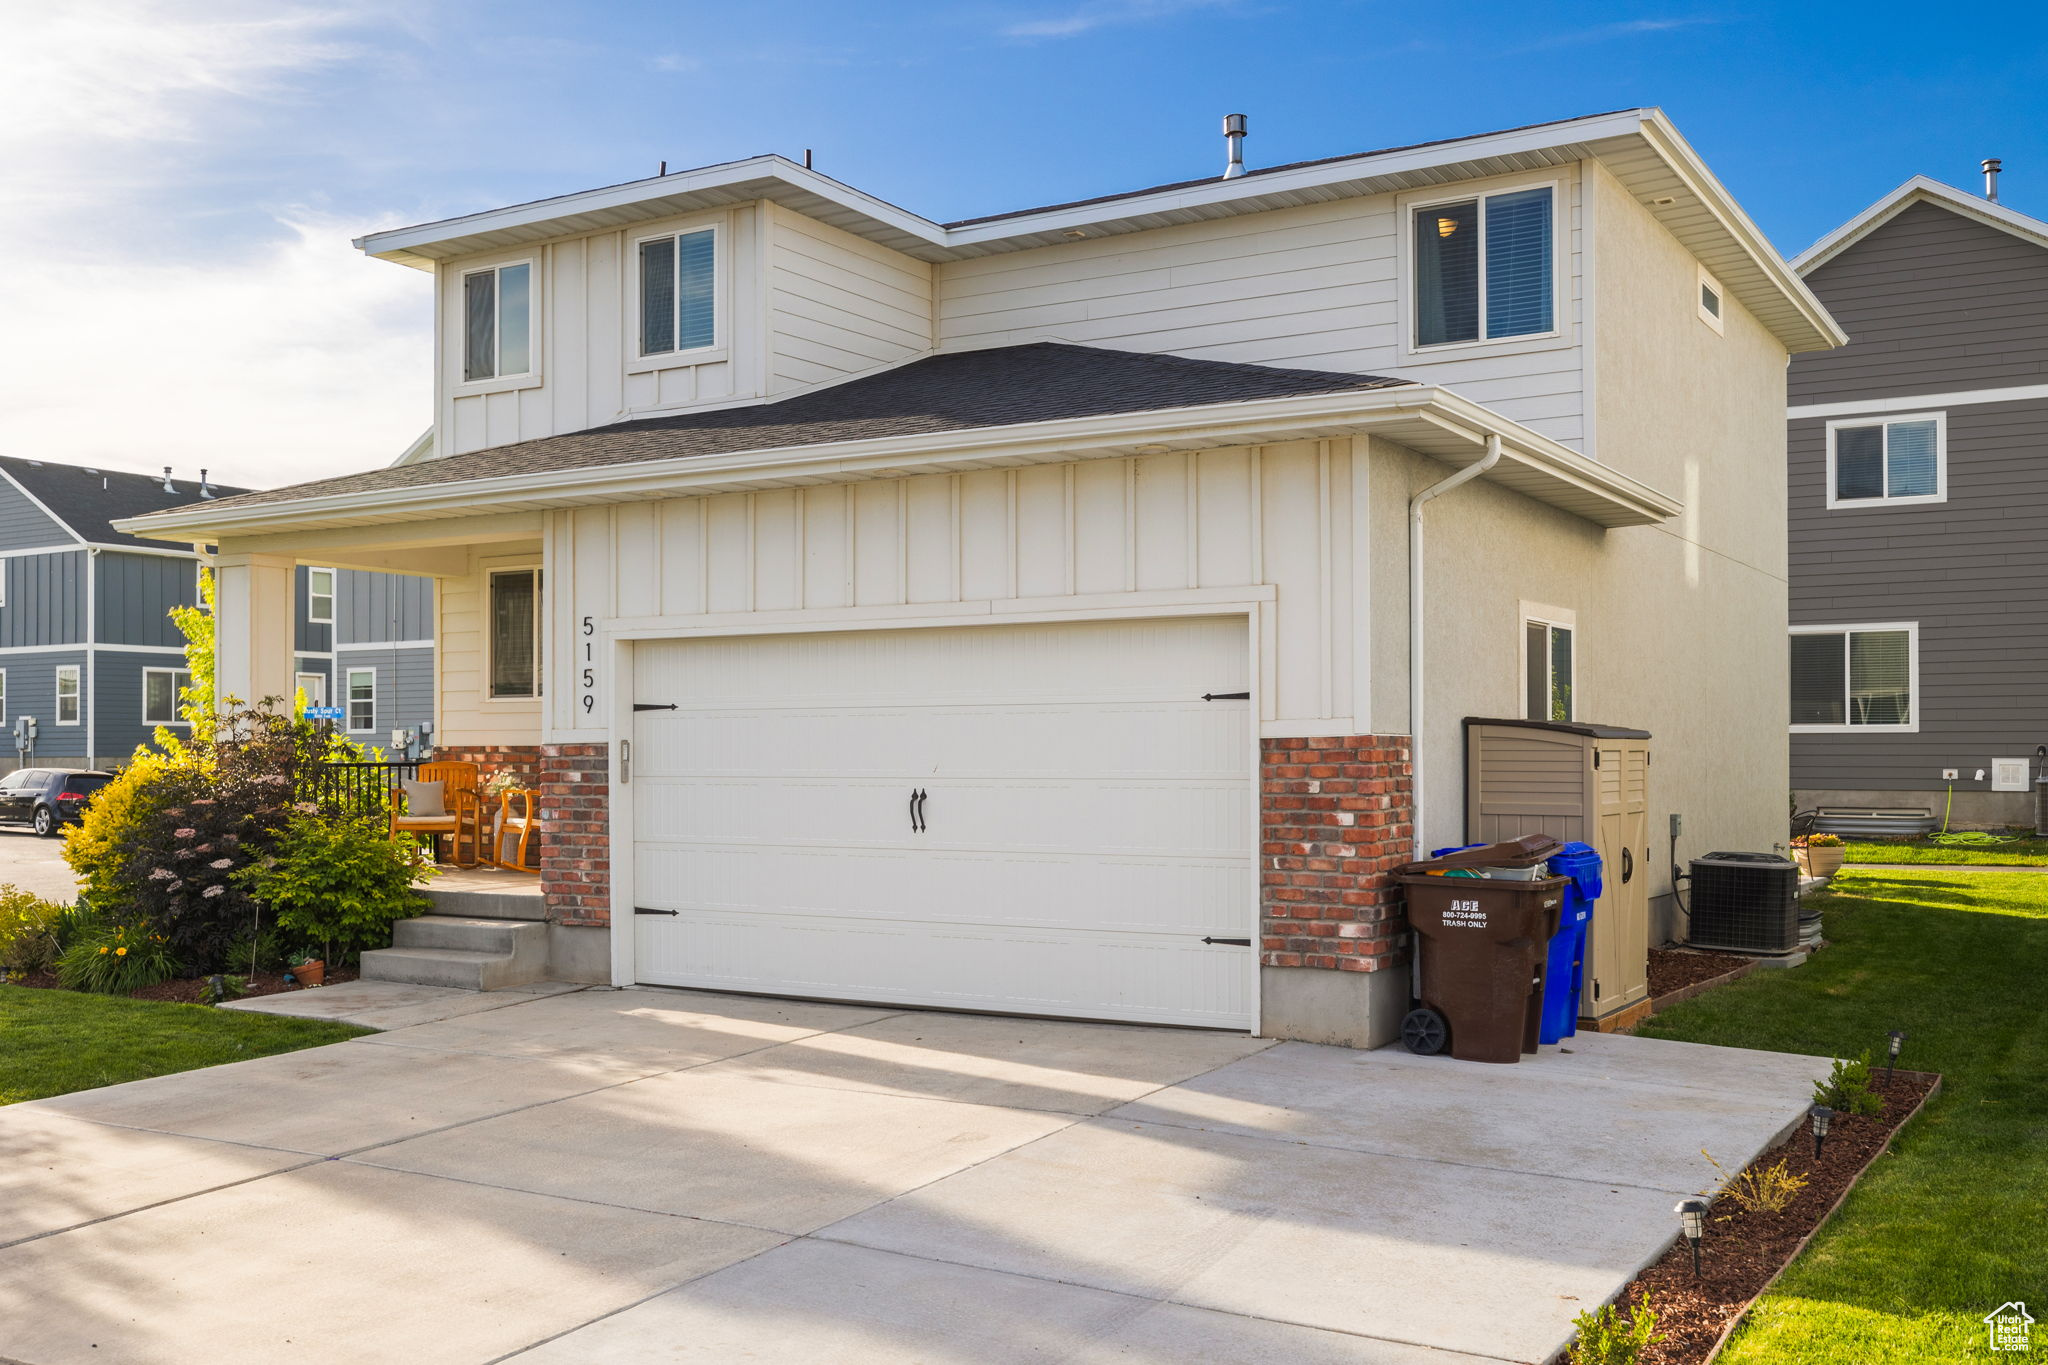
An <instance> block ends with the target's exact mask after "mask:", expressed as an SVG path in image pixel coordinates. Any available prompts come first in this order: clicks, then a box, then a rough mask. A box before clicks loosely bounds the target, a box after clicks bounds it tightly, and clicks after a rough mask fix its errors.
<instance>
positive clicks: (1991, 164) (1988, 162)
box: [1983, 156, 1999, 204]
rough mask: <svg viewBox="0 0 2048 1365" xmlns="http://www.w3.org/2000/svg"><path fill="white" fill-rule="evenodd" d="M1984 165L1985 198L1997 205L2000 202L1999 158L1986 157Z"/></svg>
mask: <svg viewBox="0 0 2048 1365" xmlns="http://www.w3.org/2000/svg"><path fill="white" fill-rule="evenodd" d="M1983 165H1984V197H1985V198H1986V199H1989V200H1990V201H1991V202H1992V203H1994V204H1995V203H1997V202H1998V168H1999V160H1998V158H1997V157H1995V156H1987V157H1985V158H1984V162H1983Z"/></svg>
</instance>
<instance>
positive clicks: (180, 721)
mask: <svg viewBox="0 0 2048 1365" xmlns="http://www.w3.org/2000/svg"><path fill="white" fill-rule="evenodd" d="M152 673H168V674H170V675H171V677H172V678H173V679H175V678H176V677H177V675H178V674H180V673H183V674H185V675H186V682H187V685H188V686H189V685H190V681H191V673H192V670H190V669H188V668H145V669H143V670H142V723H143V724H144V725H185V726H189V725H191V724H192V722H191V721H189V720H187V719H185V718H184V717H183V716H181V715H179V714H178V703H179V702H180V701H182V700H184V699H183V698H182V697H180V696H179V695H178V694H179V692H180V691H181V689H180V688H179V687H178V685H177V683H176V682H175V681H173V682H172V684H171V719H169V720H151V719H150V718H149V675H150V674H152Z"/></svg>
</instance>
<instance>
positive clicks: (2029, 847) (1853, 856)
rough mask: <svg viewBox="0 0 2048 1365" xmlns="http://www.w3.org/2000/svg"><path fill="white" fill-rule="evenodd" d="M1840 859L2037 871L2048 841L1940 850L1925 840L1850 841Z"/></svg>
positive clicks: (2043, 861)
mask: <svg viewBox="0 0 2048 1365" xmlns="http://www.w3.org/2000/svg"><path fill="white" fill-rule="evenodd" d="M1842 858H1843V861H1844V862H1849V863H1955V864H1963V863H1976V864H1983V863H1991V864H2004V865H2005V866H2007V867H2040V866H2042V865H2044V864H2048V839H2033V838H2027V839H2015V840H2013V841H2012V842H2011V843H2005V844H1978V845H1964V846H1962V847H1960V848H1957V847H1943V846H1942V845H1940V844H1936V843H1931V842H1929V841H1928V840H1926V839H1915V840H1913V841H1912V842H1911V843H1900V844H1893V843H1871V842H1867V841H1864V840H1851V841H1849V842H1847V843H1845V844H1844V845H1843V846H1842Z"/></svg>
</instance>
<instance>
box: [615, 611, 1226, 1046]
mask: <svg viewBox="0 0 2048 1365" xmlns="http://www.w3.org/2000/svg"><path fill="white" fill-rule="evenodd" d="M634 653H635V668H634V687H635V692H634V695H635V699H636V701H637V702H638V703H640V704H642V705H649V704H652V705H665V704H667V703H670V702H673V703H675V704H676V707H677V709H676V710H675V711H673V712H671V711H666V710H643V711H639V712H637V713H636V714H635V717H634V727H633V751H632V779H631V780H632V798H633V825H634V837H635V845H634V862H633V872H634V901H635V904H636V906H637V908H638V909H639V911H640V912H641V913H637V914H636V915H635V916H634V921H633V922H634V926H635V929H636V933H637V940H636V944H635V950H636V954H637V959H636V960H637V963H638V979H639V980H641V981H646V982H656V983H661V984H665V985H676V986H704V987H712V988H724V989H728V990H741V991H759V992H765V993H770V994H782V995H809V996H822V997H826V998H831V999H846V1000H876V1001H888V1002H893V1003H899V1004H921V1005H938V1006H944V1007H951V1008H956V1009H976V1010H1001V1011H1014V1012H1017V1013H1026V1014H1050V1015H1069V1016H1075V1017H1081V1018H1095V1019H1133V1020H1146V1021H1150V1022H1155V1023H1178V1024H1208V1025H1214V1026H1219V1027H1228V1028H1249V1027H1250V1026H1251V1024H1252V991H1253V989H1254V985H1255V974H1254V970H1253V967H1252V965H1251V964H1252V960H1253V959H1252V952H1253V950H1252V948H1251V947H1249V946H1242V945H1241V944H1217V943H1204V942H1203V940H1204V939H1205V938H1210V939H1237V940H1240V941H1242V940H1247V939H1250V938H1252V936H1253V935H1254V934H1255V932H1256V928H1255V919H1256V910H1255V899H1254V885H1253V878H1254V875H1255V868H1254V865H1253V860H1252V852H1251V836H1252V819H1253V812H1252V804H1251V803H1252V782H1253V771H1252V740H1251V735H1250V731H1249V728H1248V727H1249V723H1250V710H1249V703H1247V702H1245V701H1243V700H1235V699H1222V700H1215V701H1204V700H1202V697H1203V694H1204V693H1241V692H1244V691H1245V690H1247V687H1248V683H1247V676H1246V675H1247V668H1248V650H1247V644H1246V627H1245V625H1244V623H1243V622H1242V621H1241V620H1211V619H1207V618H1203V619H1195V620H1181V619H1172V620H1160V621H1119V622H1100V623H1089V624H1085V625H1067V624H1060V625H1028V626H990V627H973V628H968V629H945V630H939V629H929V630H888V631H880V630H877V631H862V632H852V633H846V634H828V635H777V636H753V637H744V638H727V639H716V640H696V641H656V642H643V643H641V644H639V645H637V646H636V647H635V651H634ZM919 793H922V796H921V797H920V796H919V795H918V794H919ZM648 911H655V912H665V911H674V912H675V913H674V914H673V915H670V914H666V913H652V914H650V913H646V912H648Z"/></svg>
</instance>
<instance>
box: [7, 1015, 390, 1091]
mask: <svg viewBox="0 0 2048 1365" xmlns="http://www.w3.org/2000/svg"><path fill="white" fill-rule="evenodd" d="M363 1032H366V1030H364V1029H359V1028H356V1027H354V1026H352V1025H349V1024H335V1023H329V1022H327V1021H325V1020H319V1019H289V1018H286V1017H284V1016H282V1015H275V1014H248V1013H244V1012H243V1011H241V1010H217V1009H214V1008H212V1007H211V1006H208V1005H173V1004H166V1003H164V1002H161V1001H156V1000H131V999H129V998H127V997H126V996H113V995H86V994H83V993H81V992H78V991H53V990H37V989H31V988H29V987H26V986H0V1104H17V1103H19V1102H20V1101H22V1100H39V1099H44V1098H46V1097H48V1096H50V1095H64V1094H68V1093H70V1092H71V1091H73V1090H90V1089H93V1088H94V1087H96V1086H102V1085H118V1084H119V1083H121V1082H122V1081H139V1080H141V1079H143V1078H144V1077H147V1076H167V1075H169V1074H170V1073H172V1072H174V1071H190V1070H192V1069H194V1068H195V1067H202V1066H218V1065H220V1064H221V1063H222V1062H240V1061H246V1060H248V1059H249V1058H251V1057H268V1056H270V1055H272V1054H273V1053H278V1052H296V1051H297V1050H298V1049H300V1048H303V1047H318V1046H320V1045H321V1044H323V1043H338V1042H340V1041H342V1040H343V1039H344V1038H353V1037H355V1036H356V1035H358V1034H360V1033H363Z"/></svg>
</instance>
